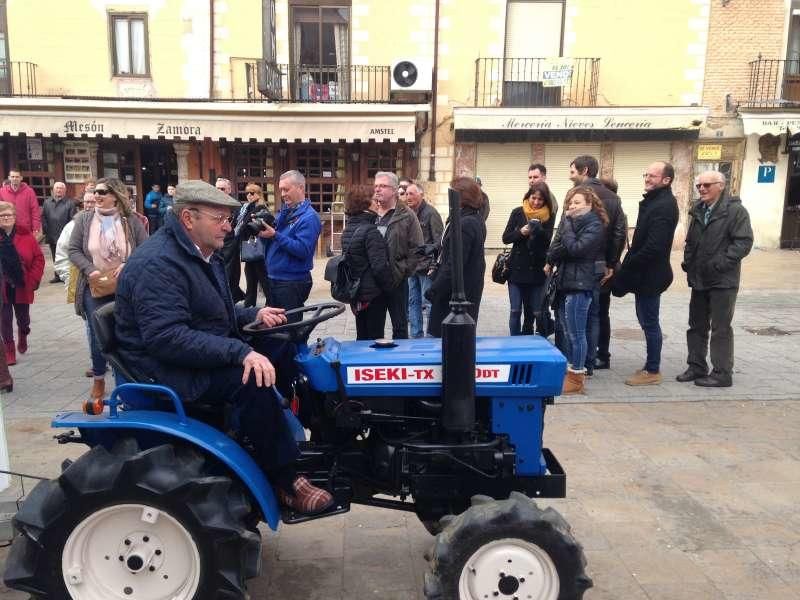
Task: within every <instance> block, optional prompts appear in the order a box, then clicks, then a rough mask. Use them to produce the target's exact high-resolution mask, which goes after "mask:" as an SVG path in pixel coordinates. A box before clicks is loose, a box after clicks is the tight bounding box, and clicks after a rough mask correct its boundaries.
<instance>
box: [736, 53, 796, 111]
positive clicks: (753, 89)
mask: <svg viewBox="0 0 800 600" xmlns="http://www.w3.org/2000/svg"><path fill="white" fill-rule="evenodd" d="M741 105H742V106H745V107H747V108H781V107H794V106H800V59H798V58H792V59H777V58H761V56H759V57H758V58H757V59H756V60H753V61H750V85H749V89H748V93H747V101H746V102H742V103H741Z"/></svg>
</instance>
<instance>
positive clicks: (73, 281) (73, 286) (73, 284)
mask: <svg viewBox="0 0 800 600" xmlns="http://www.w3.org/2000/svg"><path fill="white" fill-rule="evenodd" d="M78 277H80V271H78V267H76V266H75V265H73V264H70V265H69V283H68V284H67V304H75V292H76V290H77V289H78Z"/></svg>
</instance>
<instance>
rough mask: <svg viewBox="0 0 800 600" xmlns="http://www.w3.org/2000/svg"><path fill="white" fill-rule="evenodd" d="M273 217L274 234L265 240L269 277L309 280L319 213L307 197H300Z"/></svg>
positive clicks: (319, 228)
mask: <svg viewBox="0 0 800 600" xmlns="http://www.w3.org/2000/svg"><path fill="white" fill-rule="evenodd" d="M275 221H276V222H275V237H273V238H271V239H269V240H268V241H267V268H268V269H269V276H270V279H277V280H279V281H308V280H310V279H311V269H313V268H314V253H315V251H316V249H317V240H318V239H319V234H320V232H321V231H322V222H321V221H320V220H319V214H317V211H316V210H314V207H313V206H311V202H310V201H308V200H303V201H302V202H301V203H300V204H298V205H296V206H294V207H293V208H289V207H288V206H287V205H284V206H283V208H281V210H280V212H279V213H278V216H277V218H276V219H275Z"/></svg>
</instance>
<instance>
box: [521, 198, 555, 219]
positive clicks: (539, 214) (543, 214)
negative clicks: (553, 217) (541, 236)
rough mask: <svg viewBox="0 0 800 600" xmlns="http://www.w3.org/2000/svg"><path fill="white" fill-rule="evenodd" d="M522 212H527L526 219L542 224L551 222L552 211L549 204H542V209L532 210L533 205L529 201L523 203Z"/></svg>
mask: <svg viewBox="0 0 800 600" xmlns="http://www.w3.org/2000/svg"><path fill="white" fill-rule="evenodd" d="M522 210H523V211H525V218H526V219H527V220H528V221H530V220H531V219H539V220H540V221H541V222H542V223H546V222H547V221H549V220H550V209H549V208H547V204H542V207H541V208H531V203H530V202H528V201H527V200H523V201H522Z"/></svg>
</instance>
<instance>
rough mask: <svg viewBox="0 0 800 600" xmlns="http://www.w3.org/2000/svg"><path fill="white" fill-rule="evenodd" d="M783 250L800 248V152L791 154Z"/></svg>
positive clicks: (784, 216)
mask: <svg viewBox="0 0 800 600" xmlns="http://www.w3.org/2000/svg"><path fill="white" fill-rule="evenodd" d="M781 248H800V151H792V152H791V153H790V154H789V173H788V175H787V177H786V200H785V202H784V205H783V225H782V227H781Z"/></svg>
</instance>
